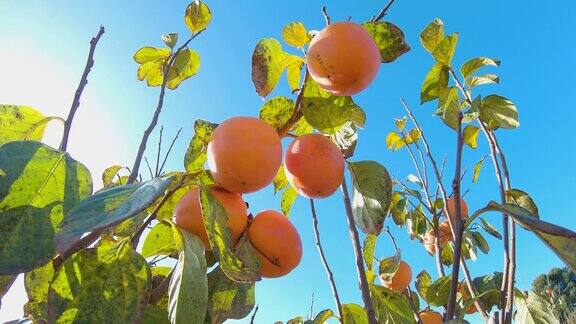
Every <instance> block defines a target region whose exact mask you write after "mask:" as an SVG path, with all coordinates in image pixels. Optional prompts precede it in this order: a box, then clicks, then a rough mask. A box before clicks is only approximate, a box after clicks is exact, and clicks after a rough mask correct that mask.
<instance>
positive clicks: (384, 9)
mask: <svg viewBox="0 0 576 324" xmlns="http://www.w3.org/2000/svg"><path fill="white" fill-rule="evenodd" d="M393 3H394V0H390V1H388V3H387V4H386V6H384V8H382V10H380V13H379V14H378V16H376V17H372V19H370V21H371V22H377V21H380V20H381V19H382V18H384V16H386V14H387V13H388V9H390V7H391V6H392V4H393Z"/></svg>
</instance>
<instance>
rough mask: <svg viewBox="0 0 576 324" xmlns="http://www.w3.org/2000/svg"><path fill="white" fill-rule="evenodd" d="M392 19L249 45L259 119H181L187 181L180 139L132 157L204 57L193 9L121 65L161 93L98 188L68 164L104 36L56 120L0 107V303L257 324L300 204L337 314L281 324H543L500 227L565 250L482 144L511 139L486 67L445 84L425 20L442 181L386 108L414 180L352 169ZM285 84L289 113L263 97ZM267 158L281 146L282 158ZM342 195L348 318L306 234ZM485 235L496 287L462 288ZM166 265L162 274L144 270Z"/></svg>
mask: <svg viewBox="0 0 576 324" xmlns="http://www.w3.org/2000/svg"><path fill="white" fill-rule="evenodd" d="M393 2H394V1H390V2H389V3H388V4H386V6H385V7H384V8H383V9H382V11H381V12H379V13H378V14H377V15H375V16H373V17H372V18H371V19H369V20H368V21H365V22H360V23H356V22H352V21H345V22H332V21H331V19H330V17H329V15H328V12H327V10H326V8H325V7H324V8H322V11H321V12H322V14H323V15H324V18H325V20H326V26H317V27H319V29H321V30H320V31H309V30H308V29H307V27H306V26H305V25H304V24H303V23H301V22H297V21H296V22H292V23H289V24H287V25H286V26H285V27H284V29H283V30H282V40H283V42H281V41H280V40H277V39H274V38H263V39H261V40H260V41H259V42H258V43H257V44H256V45H255V49H254V52H253V55H252V81H253V83H254V87H255V90H256V93H257V94H258V95H259V96H261V97H263V98H265V99H266V101H265V102H264V104H263V105H262V107H261V108H260V111H259V114H258V118H256V117H251V116H231V118H229V119H227V120H225V121H218V123H214V122H210V121H204V120H197V121H196V122H195V123H194V135H193V137H192V138H191V139H190V142H189V146H188V149H187V151H186V153H185V155H184V156H183V157H182V159H183V162H184V171H165V170H164V166H165V163H166V160H167V159H168V156H169V154H170V152H171V150H172V146H173V145H174V141H175V140H176V138H175V139H174V140H173V141H172V142H171V144H170V146H169V148H168V150H166V152H165V154H164V157H163V158H162V157H161V155H162V154H161V153H162V152H161V146H162V132H163V128H161V129H160V141H159V144H158V149H157V152H156V153H157V154H156V161H155V162H156V163H155V165H154V167H152V165H150V162H149V161H148V160H147V159H146V158H145V157H144V153H145V151H146V148H147V145H148V140H149V137H150V135H151V134H152V133H153V132H154V131H155V129H156V126H157V123H158V118H159V116H160V114H161V113H162V111H163V109H164V105H165V99H166V98H169V93H170V91H171V90H176V89H177V88H178V86H179V84H180V83H182V82H184V81H185V80H186V79H188V78H190V77H192V76H195V75H196V74H197V73H198V72H199V69H200V54H199V53H197V52H196V51H195V50H193V49H192V48H191V47H190V46H191V44H192V41H193V40H194V39H195V38H196V37H199V36H200V35H201V34H203V32H204V31H205V30H206V29H208V28H209V26H210V22H211V18H212V13H211V11H210V9H209V7H208V6H207V4H205V3H204V2H202V1H199V0H197V1H194V2H192V3H190V4H189V5H188V6H187V7H186V10H185V15H184V23H185V24H186V26H187V27H188V29H189V31H190V34H189V35H186V36H185V37H182V36H181V35H178V34H175V33H171V34H165V35H163V36H162V37H161V39H162V41H163V43H164V45H165V46H164V45H163V46H162V47H154V46H147V47H143V48H141V49H138V50H137V51H136V52H135V54H134V61H135V62H136V63H137V64H138V68H137V78H138V80H140V81H146V84H147V85H148V86H150V87H159V95H158V100H157V102H156V107H155V109H154V111H153V116H152V119H151V122H150V124H149V125H148V126H147V128H146V129H145V132H144V134H143V136H142V140H141V143H140V145H139V146H138V148H137V150H136V156H135V159H134V164H133V165H132V166H131V167H125V166H120V165H114V166H111V167H109V168H108V169H106V170H105V171H104V173H103V174H102V183H103V188H100V189H99V190H97V191H96V192H94V191H93V182H92V175H91V174H90V172H89V170H88V169H87V168H86V167H85V166H84V165H83V164H82V163H81V162H79V161H76V160H75V159H74V158H73V157H71V156H70V155H69V154H68V153H67V152H66V149H67V143H68V139H69V137H70V136H71V134H73V119H74V115H75V114H76V113H77V111H78V109H79V107H80V99H81V95H82V91H83V89H84V87H85V86H86V84H87V82H88V77H89V73H90V71H91V69H92V68H93V65H94V64H95V62H94V54H95V52H96V48H97V45H98V42H99V41H100V39H101V37H102V36H103V35H104V33H105V30H104V27H101V28H100V29H99V31H98V33H97V35H96V36H95V37H94V38H93V39H92V40H91V42H90V51H89V54H88V59H87V64H86V67H85V70H84V72H83V74H82V77H81V81H80V84H79V86H78V89H77V91H76V92H75V95H74V99H73V103H72V105H71V108H70V112H69V115H68V116H67V118H66V119H63V118H61V117H54V116H52V117H47V116H44V115H43V114H42V113H41V112H39V111H38V110H36V109H34V108H31V107H26V106H13V105H2V106H0V297H2V295H3V294H4V293H5V292H6V291H7V289H8V288H9V287H10V286H11V284H12V283H13V281H14V279H15V278H16V276H17V275H18V274H22V273H24V274H25V288H26V292H27V294H28V302H27V304H26V305H25V307H24V311H25V315H26V318H27V319H30V320H32V321H34V322H49V323H52V322H146V323H165V322H171V323H208V322H209V323H222V322H224V321H226V320H227V319H241V318H246V319H248V318H249V319H250V322H252V323H253V322H257V315H258V314H257V310H258V307H257V306H256V307H255V305H256V303H257V299H256V296H255V285H256V284H257V282H258V281H260V280H273V279H263V278H274V277H279V276H283V275H286V274H287V273H289V272H290V271H292V270H293V269H294V268H296V267H297V266H298V264H299V262H300V259H301V257H302V242H301V240H300V236H299V233H298V232H299V231H300V230H301V229H298V228H296V227H295V226H294V225H293V224H292V222H291V221H290V218H289V215H290V210H291V207H292V205H293V203H294V201H295V200H296V199H297V198H298V196H301V197H303V198H306V199H308V200H309V203H310V212H311V216H312V220H313V222H312V224H313V231H314V235H315V240H316V246H317V249H318V252H319V256H320V258H321V260H322V263H323V265H324V268H325V270H326V274H327V279H328V284H329V286H330V289H331V290H332V292H333V295H334V304H335V305H334V308H333V309H325V310H322V311H320V312H318V313H317V314H314V315H313V316H312V315H311V318H305V317H297V318H293V319H290V320H288V322H287V323H323V322H326V321H329V320H336V321H340V322H342V323H416V322H419V323H441V322H443V321H444V322H453V323H461V322H463V321H465V318H466V316H467V314H472V313H476V312H478V313H479V314H480V315H481V316H482V318H483V319H484V320H485V321H488V320H492V321H494V322H498V323H510V322H511V321H512V319H513V318H515V319H516V320H517V321H519V322H526V321H529V322H535V323H551V322H557V321H558V319H556V318H555V317H554V316H555V315H554V314H547V313H546V309H547V308H548V307H550V305H551V301H549V300H548V299H546V298H542V297H540V296H538V295H535V294H532V293H528V294H525V293H523V292H521V291H520V290H518V289H517V288H516V287H515V286H514V283H515V273H516V265H515V251H516V229H517V225H520V226H521V227H522V228H523V229H525V230H528V231H531V232H532V233H534V234H535V236H536V237H538V238H540V239H541V240H542V241H543V242H544V243H545V244H546V245H547V246H548V247H550V248H551V249H552V251H553V252H554V253H556V254H557V255H558V257H560V259H562V260H563V261H564V262H565V263H566V265H567V266H569V267H570V268H572V269H574V268H576V256H575V254H574V251H576V233H574V232H572V231H570V230H568V229H565V228H562V227H559V226H556V225H553V224H551V223H548V222H546V221H544V220H543V219H541V218H540V215H539V212H538V208H537V207H536V204H535V202H534V200H533V199H532V198H531V197H530V195H529V194H528V193H526V192H524V191H522V190H520V189H518V188H515V187H513V186H512V185H511V174H510V170H509V169H508V166H507V162H506V155H505V154H504V152H503V148H502V146H501V145H500V143H499V141H498V134H499V133H500V132H503V131H507V130H509V129H514V128H516V127H518V125H519V122H518V112H517V109H516V107H515V105H514V104H513V103H512V101H511V100H509V99H507V98H506V97H504V96H501V95H496V94H484V93H481V92H479V91H481V87H480V86H481V85H483V84H488V83H498V82H499V78H498V76H497V75H496V74H492V73H487V74H478V72H479V71H480V69H484V68H485V67H490V66H492V67H496V66H499V65H500V62H499V61H497V60H495V59H491V58H487V57H476V58H472V59H470V60H469V61H467V62H466V63H465V64H463V65H462V66H461V67H460V69H459V71H458V70H457V69H456V68H455V67H453V65H452V58H453V56H454V55H455V50H456V47H457V42H458V34H457V33H453V34H450V35H446V34H445V31H444V24H443V23H442V21H440V20H439V19H436V20H434V21H433V22H431V23H430V24H429V25H428V26H427V27H426V28H425V29H424V30H423V31H422V33H421V34H420V39H421V43H422V45H423V47H424V48H425V49H426V50H427V51H428V52H430V53H431V55H432V68H431V69H430V71H429V72H428V73H427V74H426V75H425V76H424V75H423V77H424V82H423V85H422V88H421V90H420V99H421V104H424V103H427V102H433V101H435V102H437V107H436V110H435V115H436V116H437V117H438V118H439V119H440V120H441V121H442V122H443V124H444V125H445V126H448V127H449V128H450V129H452V130H453V131H454V132H455V134H454V144H455V146H454V152H453V153H454V155H453V159H454V166H453V168H451V167H449V166H446V161H447V158H446V157H445V158H444V159H443V160H442V161H441V162H440V163H439V160H437V156H436V155H434V154H433V152H432V144H433V143H429V142H428V140H427V137H426V134H425V132H424V130H423V129H422V127H421V126H420V123H419V122H418V119H417V117H416V114H415V113H414V112H413V110H412V109H411V108H410V105H409V104H408V103H407V102H406V101H405V100H403V99H402V100H401V105H399V107H400V106H401V107H403V108H404V110H405V116H404V117H401V118H394V127H395V128H396V129H395V130H394V131H391V132H390V133H389V134H388V135H387V137H386V144H387V146H388V148H389V149H390V150H393V151H399V150H403V151H406V152H407V153H408V155H409V156H410V158H411V161H412V162H413V165H414V172H415V173H416V174H409V175H408V176H407V177H406V181H404V180H401V179H400V178H397V177H395V176H393V175H391V173H390V172H389V171H388V169H387V168H386V167H385V166H383V165H382V164H380V163H378V162H376V161H357V160H355V159H354V151H355V147H356V143H357V141H358V140H359V132H360V129H362V128H363V127H364V126H365V122H366V118H367V113H366V112H365V111H364V109H363V108H361V107H360V106H358V105H357V104H356V103H355V102H354V100H353V98H352V97H351V96H352V95H354V94H356V93H359V92H361V91H362V90H363V89H365V88H367V87H369V86H370V84H371V82H372V80H373V79H374V77H375V76H376V74H377V73H378V70H379V68H380V66H381V64H390V63H392V62H394V61H395V60H396V59H397V58H398V57H400V56H401V55H403V54H405V53H407V52H408V51H409V50H410V46H409V45H408V44H407V43H406V41H405V39H404V34H403V32H402V30H401V29H400V28H399V27H398V26H396V25H394V24H393V23H391V22H387V21H383V19H384V18H385V16H386V13H387V11H388V10H389V9H390V7H391V6H392V4H393ZM202 36H204V35H202ZM206 36H209V35H206ZM182 39H185V41H182ZM284 74H285V75H286V77H287V81H288V82H287V83H288V86H289V89H285V92H286V95H281V96H276V97H273V98H269V95H270V94H271V93H272V91H273V90H274V89H275V88H276V87H277V85H278V83H279V80H280V78H281V77H282V76H283V75H284ZM477 92H479V93H477ZM428 106H430V104H426V106H424V107H423V109H427V108H428ZM369 109H370V108H367V109H366V111H367V112H368V114H369ZM51 121H60V122H62V123H63V124H64V131H63V136H62V141H61V144H60V146H59V148H58V149H56V148H52V147H50V146H48V145H46V144H43V143H42V142H41V140H42V136H43V132H44V129H45V127H46V124H47V123H48V122H51ZM179 133H180V132H179V131H178V134H179ZM480 133H482V135H483V136H482V138H485V140H486V141H487V142H488V144H489V145H488V146H489V148H490V151H489V152H487V154H486V156H485V157H484V158H482V159H481V160H480V161H479V162H478V163H477V164H476V165H475V166H474V167H473V172H472V177H471V178H472V179H471V181H468V178H467V177H466V174H467V172H466V170H467V169H465V171H462V167H463V165H462V156H463V154H467V153H468V152H469V150H471V149H477V148H478V144H477V143H478V140H479V137H480ZM176 137H178V135H177V136H176ZM282 140H286V141H291V142H290V144H289V145H288V148H287V150H286V151H285V152H284V153H283V152H282V151H283V148H282V145H281V141H282ZM378 154H379V153H378V152H374V157H375V158H376V157H377V156H378ZM283 156H284V158H283ZM450 156H451V157H452V154H451V155H450ZM486 159H490V160H491V161H492V164H493V166H494V171H495V176H496V178H497V180H498V188H495V190H494V201H489V202H487V203H486V205H485V206H484V207H482V208H480V209H478V210H473V209H471V208H469V206H468V205H467V203H466V201H465V197H464V196H465V195H466V191H463V190H462V188H463V184H467V183H470V182H471V184H473V183H475V182H476V181H477V180H478V177H479V174H480V170H481V168H482V165H483V163H484V162H485V160H486ZM143 160H144V161H143ZM142 162H145V164H146V166H147V168H148V171H149V175H150V176H149V179H147V176H143V174H145V173H143V172H141V169H142V167H141V165H142ZM349 180H350V181H351V185H348V181H349ZM270 184H272V185H273V186H274V192H275V194H278V195H279V196H280V197H279V198H280V199H279V200H280V201H279V203H274V204H272V203H271V206H270V208H271V209H270V210H265V211H261V212H259V213H256V214H255V215H253V214H252V213H251V211H250V208H249V206H247V205H246V204H245V202H244V200H243V196H242V195H243V194H246V193H251V192H255V191H258V190H260V189H262V188H264V187H266V186H268V185H270ZM338 189H340V190H341V193H342V200H343V211H344V212H343V214H345V215H346V218H347V222H348V229H349V232H350V238H351V243H352V246H353V248H354V255H353V256H352V257H353V258H354V260H355V265H356V270H357V275H358V283H359V293H360V295H361V297H362V301H363V305H358V304H354V303H346V302H345V301H342V300H341V298H340V295H339V293H338V287H337V286H338V285H337V281H336V278H335V277H334V274H333V272H332V270H331V268H330V265H329V262H328V260H327V258H326V254H325V253H324V249H323V246H322V241H321V233H320V231H319V229H318V216H317V211H316V208H315V199H322V198H325V197H328V196H330V195H332V194H334V193H335V192H336V191H338ZM270 201H273V197H270ZM274 206H278V207H279V209H280V211H275V210H273V209H274V208H273V207H274ZM488 212H497V213H499V214H501V216H500V218H501V221H502V227H501V230H500V231H499V230H497V228H496V227H495V226H494V225H492V224H491V222H489V221H488V218H489V217H492V219H493V218H494V217H495V216H494V213H492V214H487V213H488ZM296 217H302V215H298V216H296ZM386 222H388V223H393V224H394V225H397V226H400V227H403V228H405V229H406V231H407V234H408V235H409V236H410V238H411V239H412V240H417V241H419V242H421V243H422V248H424V249H426V251H428V253H429V254H430V255H431V256H433V257H432V258H431V261H430V265H431V268H432V269H434V268H435V271H430V272H428V271H422V272H420V273H418V274H413V273H412V269H411V267H410V264H408V263H407V262H406V261H404V260H403V259H402V253H403V252H402V250H401V247H399V246H398V245H397V244H396V240H395V238H394V237H393V235H392V233H391V231H390V229H389V225H388V224H387V223H386ZM390 225H392V224H390ZM486 234H488V235H492V236H494V237H496V238H497V239H500V240H501V241H502V243H503V245H504V264H503V265H502V271H501V272H499V271H496V272H494V273H491V274H486V275H479V274H472V273H471V272H470V270H469V269H468V266H467V262H470V261H474V260H476V259H477V258H480V257H482V256H479V255H478V250H480V251H482V252H483V253H484V254H488V253H489V250H490V246H489V244H488V242H487V241H486V239H485V237H484V236H485V235H486ZM381 236H388V237H389V238H390V240H391V243H392V245H393V246H394V249H395V254H394V255H392V256H389V257H385V258H381V259H378V258H376V256H375V247H376V244H377V243H378V240H379V239H381ZM165 259H171V260H172V262H169V263H168V264H170V265H171V266H165V265H161V264H164V263H159V261H160V260H165ZM494 266H495V267H496V268H499V265H498V264H495V265H494ZM431 272H436V273H435V274H434V275H432V274H431ZM515 305H516V307H515ZM251 312H252V315H250V313H251ZM542 314H546V315H545V316H542Z"/></svg>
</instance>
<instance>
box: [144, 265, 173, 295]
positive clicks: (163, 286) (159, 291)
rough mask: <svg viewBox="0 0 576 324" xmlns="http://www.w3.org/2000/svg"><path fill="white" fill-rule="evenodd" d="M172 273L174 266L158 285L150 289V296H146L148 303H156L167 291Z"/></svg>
mask: <svg viewBox="0 0 576 324" xmlns="http://www.w3.org/2000/svg"><path fill="white" fill-rule="evenodd" d="M173 274H174V268H172V270H171V271H170V273H169V274H168V275H167V276H166V277H165V278H164V279H163V280H162V282H160V284H159V285H158V287H156V288H155V289H154V290H152V293H151V294H150V298H148V303H149V304H156V303H157V302H158V301H159V300H160V299H161V298H162V296H164V295H165V294H166V292H168V287H169V286H170V280H172V275H173Z"/></svg>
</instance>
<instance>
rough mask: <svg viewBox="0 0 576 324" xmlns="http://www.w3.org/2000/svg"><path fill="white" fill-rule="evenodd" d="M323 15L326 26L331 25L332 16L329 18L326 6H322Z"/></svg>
mask: <svg viewBox="0 0 576 324" xmlns="http://www.w3.org/2000/svg"><path fill="white" fill-rule="evenodd" d="M322 15H323V16H324V20H325V21H326V26H329V25H330V16H328V12H327V11H326V6H322Z"/></svg>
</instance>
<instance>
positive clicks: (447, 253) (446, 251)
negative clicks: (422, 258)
mask: <svg viewBox="0 0 576 324" xmlns="http://www.w3.org/2000/svg"><path fill="white" fill-rule="evenodd" d="M440 260H441V261H442V264H444V265H446V266H449V265H452V263H453V262H454V244H453V243H452V242H448V243H447V244H445V245H444V246H443V247H442V248H441V250H440Z"/></svg>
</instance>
